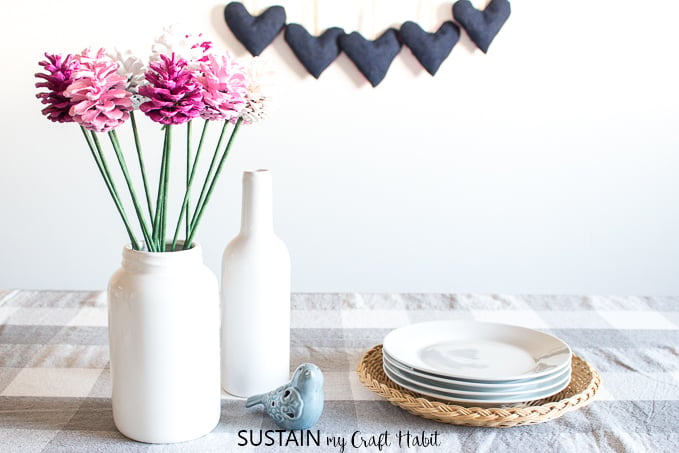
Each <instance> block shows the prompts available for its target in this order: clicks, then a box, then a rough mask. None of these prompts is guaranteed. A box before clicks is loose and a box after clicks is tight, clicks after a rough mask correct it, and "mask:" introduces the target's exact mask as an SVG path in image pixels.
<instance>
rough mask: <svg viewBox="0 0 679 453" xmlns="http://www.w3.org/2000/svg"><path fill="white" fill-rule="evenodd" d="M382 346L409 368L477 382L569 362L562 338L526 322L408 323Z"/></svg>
mask: <svg viewBox="0 0 679 453" xmlns="http://www.w3.org/2000/svg"><path fill="white" fill-rule="evenodd" d="M383 348H384V351H386V353H387V354H389V356H391V357H393V358H394V359H396V360H397V361H399V362H401V363H403V364H404V365H406V366H408V367H412V368H415V369H417V370H420V371H424V372H427V373H433V374H437V375H440V376H445V377H451V378H455V379H466V380H473V381H476V382H497V381H511V380H518V379H534V378H537V377H540V376H545V375H548V374H551V373H553V372H555V371H557V370H558V369H560V368H562V367H565V366H568V364H569V363H570V360H571V350H570V348H569V347H568V345H567V344H566V343H564V342H563V341H561V340H560V339H558V338H556V337H554V336H552V335H548V334H546V333H543V332H539V331H537V330H533V329H529V328H526V327H519V326H512V325H508V324H498V323H490V322H481V321H468V320H451V321H430V322H422V323H417V324H411V325H408V326H405V327H401V328H398V329H395V330H393V331H391V332H389V333H388V334H387V336H386V337H385V338H384V345H383Z"/></svg>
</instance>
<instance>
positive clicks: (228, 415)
mask: <svg viewBox="0 0 679 453" xmlns="http://www.w3.org/2000/svg"><path fill="white" fill-rule="evenodd" d="M292 307H293V311H292V335H291V338H292V345H291V347H292V363H291V368H294V367H296V366H297V365H298V364H300V363H303V362H313V363H315V364H317V365H318V366H320V367H321V369H322V370H323V372H324V375H325V397H326V404H325V410H324V412H323V415H322V417H321V419H320V421H319V422H318V424H317V425H316V426H314V427H313V428H312V430H311V434H312V435H313V436H316V437H313V436H312V438H308V436H305V435H304V433H293V437H289V436H290V433H285V434H283V433H278V432H276V431H275V430H276V429H277V427H276V426H275V425H274V424H273V423H272V422H271V420H269V419H268V417H267V416H265V415H264V414H263V412H262V410H261V408H252V409H245V407H244V403H243V400H242V399H238V398H234V397H231V396H229V395H226V394H224V395H223V398H222V418H221V421H220V423H219V425H218V426H217V427H216V428H215V430H214V431H213V432H212V433H210V434H209V435H207V436H205V437H203V438H201V439H197V440H195V441H191V442H186V443H182V444H173V445H148V444H142V443H137V442H134V441H131V440H129V439H126V438H125V437H124V436H122V435H121V434H120V433H118V432H117V431H116V429H115V426H114V424H113V419H112V414H111V399H110V391H111V386H110V374H109V369H108V344H107V342H108V334H107V327H106V325H107V309H106V299H105V294H102V293H100V292H49V291H7V290H4V291H0V451H3V452H14V451H16V452H30V451H36V452H37V451H40V452H54V451H69V452H78V451H82V452H94V451H97V452H107V451H111V452H118V451H125V452H136V451H181V452H193V451H195V452H210V451H214V452H228V451H239V452H240V451H270V452H275V451H314V452H315V451H328V452H340V451H345V452H352V451H356V452H359V451H427V452H429V451H431V452H450V451H469V452H496V451H503V452H507V451H516V452H533V451H550V452H559V451H563V452H572V451H576V450H577V451H616V452H617V451H620V452H622V451H625V452H627V451H629V452H640V451H649V452H662V451H667V452H669V451H675V447H676V445H677V444H678V443H679V424H678V423H677V420H678V419H679V357H678V356H679V346H678V345H679V327H678V326H679V311H678V310H677V308H678V307H679V298H677V297H586V296H582V297H579V296H496V295H492V296H481V295H433V294H427V295H416V294H414V295H400V294H399V295H366V294H295V295H293V300H292ZM434 319H477V320H485V321H501V322H504V323H512V324H517V325H522V326H526V327H531V328H535V329H539V330H543V331H545V332H548V333H552V334H554V335H557V336H559V337H560V338H562V339H563V340H565V341H566V342H567V343H568V344H569V345H570V346H571V348H572V349H573V351H574V352H575V353H576V354H578V355H580V356H581V357H583V358H585V359H586V360H587V361H588V362H590V363H591V364H592V365H593V366H594V367H595V368H596V369H597V370H598V371H599V372H600V374H601V376H602V381H603V386H602V389H601V390H600V392H599V394H598V395H597V398H596V399H595V401H593V402H592V403H591V404H590V405H589V406H587V407H586V408H583V409H581V410H577V411H574V412H571V413H568V414H566V415H564V416H563V417H561V418H559V419H557V420H553V421H550V422H547V423H543V424H539V425H535V426H525V427H514V428H508V429H489V428H470V427H459V426H452V425H445V424H440V423H436V422H433V421H429V420H424V419H421V418H418V417H415V416H413V415H410V414H408V413H406V412H405V411H403V410H401V409H399V408H397V407H395V406H392V405H391V404H389V403H388V402H386V401H384V400H382V399H381V398H380V397H378V396H377V395H375V394H373V393H371V392H369V391H368V390H367V389H365V388H364V387H363V386H362V385H361V383H360V382H359V380H358V377H357V375H356V373H355V371H354V370H355V368H356V364H357V363H358V361H359V359H360V357H361V355H362V354H363V353H364V352H365V351H366V350H367V349H369V348H370V347H372V346H374V345H376V344H380V343H381V342H382V340H383V338H384V336H385V335H386V334H387V333H388V332H389V331H390V330H391V329H393V328H396V327H399V326H403V325H406V324H409V323H413V322H419V321H425V320H434ZM399 432H400V433H401V438H400V440H401V443H400V445H399V437H398V434H399ZM408 432H409V433H410V434H411V437H407V436H406V433H408ZM415 436H417V437H415ZM316 440H317V441H318V444H320V446H317V444H316V442H315V441H316ZM352 441H353V442H352ZM408 441H410V444H409V443H408ZM427 441H430V442H431V443H433V444H430V445H426V444H427ZM258 442H259V443H260V445H258V446H257V445H254V444H257V443H258ZM309 442H311V446H309V445H308V443H309Z"/></svg>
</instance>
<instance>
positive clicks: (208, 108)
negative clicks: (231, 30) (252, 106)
mask: <svg viewBox="0 0 679 453" xmlns="http://www.w3.org/2000/svg"><path fill="white" fill-rule="evenodd" d="M200 69H201V72H202V75H200V76H198V82H200V84H201V85H202V87H203V102H204V104H205V109H204V110H203V112H202V113H201V117H202V118H203V119H207V120H227V121H228V120H233V119H236V118H238V117H239V116H240V114H241V111H242V110H243V107H245V100H246V96H247V93H248V87H247V78H246V75H245V68H243V66H242V65H241V64H240V63H238V62H237V61H236V59H235V58H233V57H232V56H231V54H229V53H227V54H226V55H222V56H221V58H218V57H216V56H214V55H210V56H209V58H208V61H206V62H202V63H201V65H200Z"/></svg>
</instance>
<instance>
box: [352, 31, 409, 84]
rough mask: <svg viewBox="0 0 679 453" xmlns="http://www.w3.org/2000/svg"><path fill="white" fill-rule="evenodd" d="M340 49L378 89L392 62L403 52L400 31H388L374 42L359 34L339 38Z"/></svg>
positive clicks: (354, 33)
mask: <svg viewBox="0 0 679 453" xmlns="http://www.w3.org/2000/svg"><path fill="white" fill-rule="evenodd" d="M339 43H340V48H341V49H342V50H343V51H344V53H346V54H347V56H348V57H349V59H350V60H351V61H353V62H354V64H355V65H356V67H357V68H358V70H359V71H361V73H362V74H363V75H364V76H365V77H366V79H368V81H369V82H370V84H371V85H372V86H373V87H376V86H377V85H378V84H379V83H380V82H381V81H382V80H383V79H384V76H385V75H387V70H388V69H389V66H390V65H391V62H392V61H393V60H394V58H396V55H398V53H399V52H400V50H401V41H400V40H399V39H398V31H396V30H395V29H393V28H390V29H388V30H387V31H385V32H384V33H382V35H381V36H380V37H379V38H377V39H376V40H374V41H370V40H368V39H365V38H364V37H363V36H361V34H360V33H358V32H356V31H355V32H353V33H350V34H348V35H342V36H340V37H339Z"/></svg>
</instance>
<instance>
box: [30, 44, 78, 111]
mask: <svg viewBox="0 0 679 453" xmlns="http://www.w3.org/2000/svg"><path fill="white" fill-rule="evenodd" d="M45 57H46V58H47V60H43V61H41V62H40V63H39V65H40V66H42V67H43V68H44V69H45V71H47V73H36V74H35V76H36V77H37V78H39V79H44V80H45V81H44V82H37V83H36V84H35V86H36V88H47V90H48V91H47V92H43V93H38V94H36V95H35V96H36V97H37V98H38V99H40V102H42V103H43V104H46V105H47V107H45V108H44V109H42V114H43V115H45V116H46V117H47V119H48V120H50V121H54V122H55V123H71V122H73V118H71V115H70V114H69V110H70V109H71V100H70V99H69V98H68V97H66V96H64V91H65V90H66V88H68V86H69V85H70V84H71V82H73V74H74V73H75V72H76V71H77V70H78V66H79V62H78V61H77V60H76V59H74V58H73V55H66V58H62V56H61V55H57V54H49V53H45Z"/></svg>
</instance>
